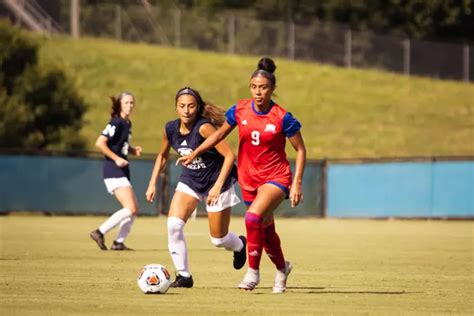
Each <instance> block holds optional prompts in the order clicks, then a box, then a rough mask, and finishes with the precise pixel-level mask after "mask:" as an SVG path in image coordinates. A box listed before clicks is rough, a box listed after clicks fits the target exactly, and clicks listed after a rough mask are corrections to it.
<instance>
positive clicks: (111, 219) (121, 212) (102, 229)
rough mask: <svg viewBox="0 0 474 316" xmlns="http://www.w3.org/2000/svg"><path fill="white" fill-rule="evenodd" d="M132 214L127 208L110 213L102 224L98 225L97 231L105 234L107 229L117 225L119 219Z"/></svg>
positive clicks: (121, 219)
mask: <svg viewBox="0 0 474 316" xmlns="http://www.w3.org/2000/svg"><path fill="white" fill-rule="evenodd" d="M130 216H132V212H131V211H130V210H129V209H128V208H123V209H120V210H118V211H117V212H115V213H114V214H112V216H110V217H109V219H107V220H106V221H105V222H104V223H103V224H102V225H100V227H99V231H100V232H101V233H102V234H106V233H107V232H108V231H109V230H111V229H112V228H114V227H115V226H117V225H118V224H119V223H120V222H121V221H123V220H124V219H126V218H127V217H130Z"/></svg>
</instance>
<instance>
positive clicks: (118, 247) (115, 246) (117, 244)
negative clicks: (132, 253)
mask: <svg viewBox="0 0 474 316" xmlns="http://www.w3.org/2000/svg"><path fill="white" fill-rule="evenodd" d="M110 250H117V251H122V250H133V249H132V248H128V247H127V246H125V244H124V243H123V242H116V241H115V240H114V243H113V244H112V247H110Z"/></svg>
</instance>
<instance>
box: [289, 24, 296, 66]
mask: <svg viewBox="0 0 474 316" xmlns="http://www.w3.org/2000/svg"><path fill="white" fill-rule="evenodd" d="M288 58H290V59H291V60H294V59H295V23H294V22H293V21H291V22H290V23H289V25H288Z"/></svg>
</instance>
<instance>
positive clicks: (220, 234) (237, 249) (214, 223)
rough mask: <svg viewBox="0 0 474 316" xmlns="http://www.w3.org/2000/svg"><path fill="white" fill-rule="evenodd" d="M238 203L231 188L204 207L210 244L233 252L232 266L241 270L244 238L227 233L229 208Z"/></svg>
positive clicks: (243, 255)
mask: <svg viewBox="0 0 474 316" xmlns="http://www.w3.org/2000/svg"><path fill="white" fill-rule="evenodd" d="M239 202H240V199H239V198H238V197H237V194H236V193H235V187H234V186H231V187H230V188H229V189H228V190H226V191H224V192H222V193H221V194H220V195H219V197H218V199H217V201H215V202H214V203H213V204H212V205H207V207H206V209H207V217H208V221H209V232H210V235H211V236H210V237H211V242H212V244H213V245H214V246H216V247H221V248H224V249H226V250H229V251H233V252H234V261H233V265H234V268H235V269H237V270H238V269H241V268H242V267H243V266H244V264H245V261H246V238H245V237H244V236H237V235H236V234H234V233H233V232H229V224H230V217H231V212H232V209H231V208H232V206H234V205H237V204H238V203H239Z"/></svg>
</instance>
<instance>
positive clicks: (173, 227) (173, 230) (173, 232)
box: [168, 217, 185, 238]
mask: <svg viewBox="0 0 474 316" xmlns="http://www.w3.org/2000/svg"><path fill="white" fill-rule="evenodd" d="M184 225H185V222H184V221H183V220H182V219H181V218H178V217H168V236H169V237H170V238H176V237H177V236H179V235H180V234H182V233H183V229H184Z"/></svg>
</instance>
